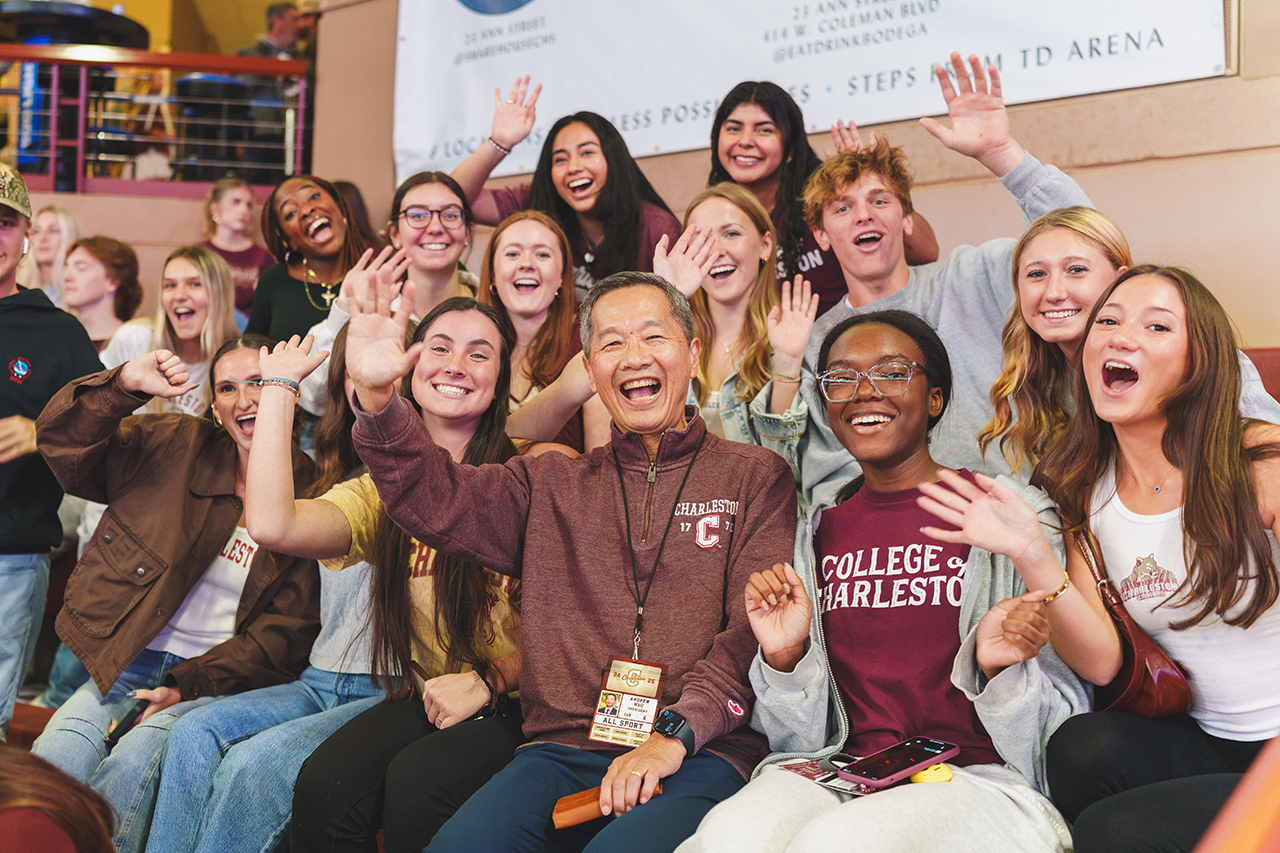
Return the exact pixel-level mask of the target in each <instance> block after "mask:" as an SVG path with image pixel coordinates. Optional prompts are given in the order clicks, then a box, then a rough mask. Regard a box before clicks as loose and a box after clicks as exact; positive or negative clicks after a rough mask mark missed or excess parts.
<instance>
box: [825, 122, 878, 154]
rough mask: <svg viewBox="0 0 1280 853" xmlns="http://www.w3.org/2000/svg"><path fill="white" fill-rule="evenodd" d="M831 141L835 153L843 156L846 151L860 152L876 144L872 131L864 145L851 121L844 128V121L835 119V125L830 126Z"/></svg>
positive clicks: (874, 134)
mask: <svg viewBox="0 0 1280 853" xmlns="http://www.w3.org/2000/svg"><path fill="white" fill-rule="evenodd" d="M831 141H832V143H833V144H834V145H835V146H836V153H838V154H843V153H844V152H846V151H861V150H862V149H863V148H871V147H872V146H874V145H875V144H876V132H875V131H874V130H873V131H871V133H870V134H869V135H868V136H867V142H866V144H865V145H864V144H863V142H862V137H861V136H860V135H859V134H858V126H857V125H856V124H854V123H853V122H852V121H850V122H849V124H848V125H847V126H846V125H845V123H844V121H843V120H841V119H836V123H835V124H833V125H831Z"/></svg>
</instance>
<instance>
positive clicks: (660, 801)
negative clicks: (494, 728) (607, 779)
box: [424, 743, 746, 853]
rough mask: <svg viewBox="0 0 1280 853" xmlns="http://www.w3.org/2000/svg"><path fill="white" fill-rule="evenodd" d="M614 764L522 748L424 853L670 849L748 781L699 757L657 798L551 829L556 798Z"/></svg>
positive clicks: (557, 750)
mask: <svg viewBox="0 0 1280 853" xmlns="http://www.w3.org/2000/svg"><path fill="white" fill-rule="evenodd" d="M612 761H613V756H611V755H606V754H604V753H600V752H591V751H589V750H585V749H574V748H572V747H568V746H560V745H558V744H551V743H538V744H533V745H531V746H525V747H521V749H520V751H519V752H517V753H516V757H515V758H514V759H513V760H512V762H511V763H510V764H508V765H507V766H506V768H505V769H503V770H500V771H499V772H498V774H497V775H496V776H494V777H493V778H492V779H490V780H489V783H488V784H487V785H485V786H484V787H483V788H481V789H480V790H479V791H477V792H476V793H475V794H473V795H472V797H471V799H469V800H467V802H466V803H465V804H464V805H463V806H462V808H460V809H459V810H458V812H457V814H455V815H454V816H453V817H452V818H450V820H449V822H448V823H446V824H445V825H444V827H443V828H442V829H441V830H440V831H439V832H438V833H436V837H435V838H434V839H433V840H432V842H431V844H430V846H428V847H427V848H426V851H432V853H439V851H443V850H463V851H465V850H503V851H517V850H519V851H524V850H527V851H530V852H531V853H532V851H542V850H589V851H596V853H606V851H607V853H630V851H635V853H640V851H669V850H675V849H676V847H677V846H678V845H679V844H680V842H682V841H684V840H685V839H686V838H688V837H689V836H690V835H693V833H694V831H695V830H696V829H697V828H698V823H699V822H700V821H701V820H702V818H703V816H704V815H705V814H706V813H707V812H709V811H710V810H711V807H712V806H714V805H715V804H716V803H719V802H720V801H721V800H726V799H728V798H729V797H731V796H733V795H734V794H735V793H737V792H738V791H739V790H741V789H742V786H743V785H745V784H746V780H745V779H743V778H742V775H741V774H740V773H738V771H737V770H735V769H734V767H733V765H731V764H730V763H729V762H727V761H725V760H724V759H723V758H721V757H719V756H718V755H712V754H711V753H709V752H699V753H696V754H694V755H691V756H690V757H688V758H686V759H685V760H684V763H683V764H682V765H680V769H679V770H677V771H676V772H675V773H674V774H672V775H671V776H668V777H667V778H666V779H663V780H662V793H661V794H659V795H658V796H656V797H654V798H653V799H652V800H650V801H649V802H647V803H645V804H644V805H642V806H638V807H636V808H634V809H632V810H631V811H629V812H627V813H626V814H623V815H619V816H617V817H613V818H598V819H597V820H593V821H590V822H588V823H584V824H581V825H579V826H575V827H570V828H569V829H561V830H558V829H555V828H554V827H553V826H552V824H551V811H552V809H554V808H555V805H556V800H558V799H560V798H561V797H563V796H565V795H567V794H576V793H577V792H579V791H585V790H587V789H588V788H594V787H596V786H597V785H599V784H600V780H601V779H603V778H604V774H605V771H607V770H608V769H609V765H610V763H612ZM426 851H424V853H426Z"/></svg>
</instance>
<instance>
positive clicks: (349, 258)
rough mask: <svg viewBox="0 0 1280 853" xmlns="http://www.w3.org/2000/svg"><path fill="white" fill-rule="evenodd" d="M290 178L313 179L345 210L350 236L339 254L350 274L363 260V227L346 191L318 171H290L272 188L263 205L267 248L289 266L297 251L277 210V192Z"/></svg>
mask: <svg viewBox="0 0 1280 853" xmlns="http://www.w3.org/2000/svg"><path fill="white" fill-rule="evenodd" d="M289 181H304V182H310V183H313V184H315V185H316V186H318V187H319V188H320V189H322V190H324V191H325V192H326V193H328V194H329V198H331V199H333V203H334V205H335V206H336V207H337V208H338V212H339V213H341V214H342V221H343V223H344V226H343V227H344V228H345V229H346V238H345V239H344V240H343V242H342V248H341V249H340V250H339V257H338V263H339V267H340V268H341V269H342V274H343V275H346V274H347V273H348V272H350V270H351V268H352V267H354V266H355V265H356V261H358V260H360V256H361V255H363V254H364V250H365V245H364V238H363V237H361V236H360V230H359V229H358V228H356V226H355V224H354V221H353V219H352V217H351V208H349V207H347V200H346V198H344V197H343V195H342V193H340V192H338V188H337V187H335V186H334V185H333V184H331V183H329V182H328V181H326V180H325V179H324V178H317V177H316V176H315V175H286V176H285V177H284V178H283V179H282V180H281V181H280V183H278V184H276V187H275V189H273V190H272V191H271V196H270V197H269V198H268V199H267V203H266V204H264V205H263V206H262V242H264V243H266V244H267V251H269V252H270V253H271V255H272V257H274V258H275V259H276V260H277V261H279V262H280V263H282V264H284V265H285V266H288V265H289V262H290V261H292V260H294V252H295V251H297V250H296V249H291V248H290V247H289V238H287V237H286V236H285V234H284V226H282V225H281V224H280V214H279V212H277V211H276V193H278V192H280V188H281V187H283V186H284V185H285V184H287V183H289Z"/></svg>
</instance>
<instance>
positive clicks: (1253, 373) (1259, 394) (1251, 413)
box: [1240, 352, 1280, 424]
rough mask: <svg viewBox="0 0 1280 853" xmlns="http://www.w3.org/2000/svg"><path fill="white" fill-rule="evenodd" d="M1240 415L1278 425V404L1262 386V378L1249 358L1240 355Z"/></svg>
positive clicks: (1242, 354) (1279, 415) (1279, 414)
mask: <svg viewBox="0 0 1280 853" xmlns="http://www.w3.org/2000/svg"><path fill="white" fill-rule="evenodd" d="M1240 414H1242V415H1244V416H1245V417H1246V418H1257V419H1258V420H1260V421H1267V422H1269V423H1273V424H1280V403H1277V402H1276V401H1275V398H1273V397H1272V396H1271V395H1270V394H1268V393H1267V389H1266V388H1265V387H1263V385H1262V376H1261V375H1260V374H1259V373H1258V368H1257V367H1256V366H1255V365H1254V363H1253V362H1252V361H1250V360H1249V356H1247V355H1245V354H1244V353H1243V352H1241V353H1240Z"/></svg>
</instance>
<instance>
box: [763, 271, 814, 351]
mask: <svg viewBox="0 0 1280 853" xmlns="http://www.w3.org/2000/svg"><path fill="white" fill-rule="evenodd" d="M817 318H818V294H816V293H811V292H810V288H809V282H808V281H807V280H806V279H805V277H804V276H802V275H800V274H799V273H797V274H796V278H795V283H794V284H792V282H789V281H783V282H782V300H781V302H780V303H779V304H777V305H775V306H774V307H773V308H772V309H771V310H770V311H769V317H768V319H767V320H766V321H765V326H766V330H767V331H768V334H769V346H770V347H771V348H772V349H773V359H774V370H776V371H778V372H779V373H787V374H792V375H797V376H798V375H799V372H800V364H801V363H802V362H803V361H804V351H805V348H806V347H808V346H809V336H810V335H811V334H812V333H813V323H814V320H816V319H817Z"/></svg>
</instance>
